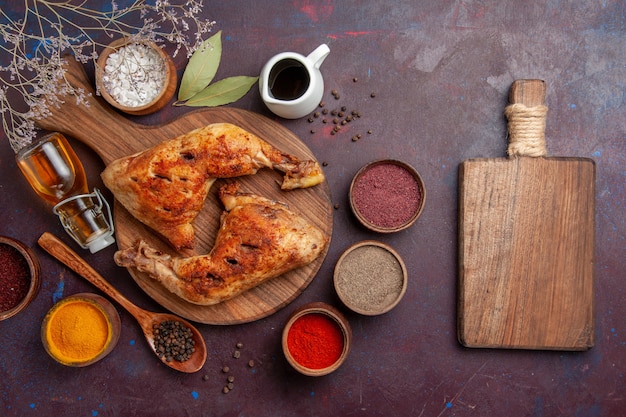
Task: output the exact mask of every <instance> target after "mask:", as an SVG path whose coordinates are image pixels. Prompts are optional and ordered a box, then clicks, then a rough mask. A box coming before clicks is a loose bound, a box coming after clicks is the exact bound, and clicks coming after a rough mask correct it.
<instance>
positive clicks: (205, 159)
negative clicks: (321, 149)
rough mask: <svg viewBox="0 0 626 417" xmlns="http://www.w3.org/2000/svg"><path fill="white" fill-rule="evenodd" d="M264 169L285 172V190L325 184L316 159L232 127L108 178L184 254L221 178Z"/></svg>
mask: <svg viewBox="0 0 626 417" xmlns="http://www.w3.org/2000/svg"><path fill="white" fill-rule="evenodd" d="M261 168H273V169H276V170H278V171H281V172H284V174H285V175H284V178H283V183H282V185H281V188H282V189H283V190H291V189H294V188H306V187H311V186H314V185H317V184H319V183H321V182H323V181H324V174H323V172H322V170H321V168H320V166H319V164H318V163H317V162H316V161H313V160H304V161H300V160H299V159H298V158H296V157H295V156H292V155H288V154H286V153H284V152H281V151H280V150H278V149H276V148H274V147H273V146H271V145H270V144H269V143H267V142H265V141H264V140H262V139H261V138H259V137H258V136H256V135H254V134H252V133H250V132H247V131H245V130H244V129H242V128H240V127H238V126H235V125H232V124H229V123H216V124H211V125H208V126H206V127H202V128H199V129H196V130H193V131H191V132H189V133H186V134H184V135H181V136H179V137H177V138H175V139H172V140H169V141H165V142H163V143H160V144H159V145H156V146H154V147H152V148H150V149H147V150H145V151H143V152H140V153H137V154H134V155H131V156H128V157H124V158H120V159H118V160H115V161H113V162H112V163H111V164H109V166H107V168H106V169H105V170H104V172H103V173H102V180H103V182H104V184H105V185H106V186H107V187H108V188H109V189H110V190H111V192H112V193H113V195H114V196H115V198H116V199H117V200H118V201H119V202H120V203H121V204H122V205H123V206H124V207H125V208H126V209H127V210H128V211H129V212H130V214H132V215H133V216H134V217H135V218H136V219H137V220H139V221H141V222H142V223H144V224H145V225H147V226H149V227H150V228H152V229H154V230H155V231H156V232H158V233H160V234H161V235H162V236H163V237H165V239H167V241H169V242H170V244H171V245H172V246H173V247H174V248H175V249H177V250H180V249H182V248H192V247H193V243H194V236H195V235H194V230H193V226H192V224H191V223H192V222H193V220H194V219H195V218H196V216H197V215H198V213H199V212H200V210H201V209H202V206H203V205H204V200H205V199H206V197H207V194H208V192H209V189H210V188H211V186H212V185H213V183H214V182H215V180H216V179H217V178H233V177H238V176H242V175H251V174H255V173H256V172H257V171H258V170H259V169H261Z"/></svg>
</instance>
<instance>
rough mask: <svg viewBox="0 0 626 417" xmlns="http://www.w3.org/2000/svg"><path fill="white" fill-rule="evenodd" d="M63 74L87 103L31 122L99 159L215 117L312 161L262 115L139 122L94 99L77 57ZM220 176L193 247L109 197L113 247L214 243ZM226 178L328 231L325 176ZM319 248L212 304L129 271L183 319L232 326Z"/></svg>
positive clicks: (293, 283) (291, 290)
mask: <svg viewBox="0 0 626 417" xmlns="http://www.w3.org/2000/svg"><path fill="white" fill-rule="evenodd" d="M67 75H68V78H69V79H70V82H71V83H72V85H74V86H75V87H80V88H82V89H84V90H85V91H87V92H92V96H91V97H89V98H88V101H89V103H88V105H84V104H75V100H73V99H72V98H69V99H67V100H66V102H65V104H64V105H63V106H62V107H61V108H53V109H51V110H52V114H51V115H50V116H49V117H47V118H46V119H44V120H41V121H39V122H38V125H39V126H40V127H42V128H44V129H47V130H53V131H58V132H62V133H64V134H66V135H68V136H70V137H71V138H75V139H77V140H80V141H81V142H84V143H86V144H87V145H89V146H90V147H91V148H92V149H93V150H94V151H95V152H96V153H98V155H99V156H100V157H101V158H102V159H103V161H104V163H105V164H109V163H110V162H111V161H113V160H115V159H118V158H121V157H124V156H127V155H130V154H132V153H135V152H139V151H142V150H144V149H146V148H148V147H151V146H154V145H156V144H158V143H160V142H162V141H164V140H168V139H173V138H175V137H177V136H178V135H181V134H183V133H186V132H189V131H190V130H193V129H196V128H198V127H202V126H205V125H208V124H211V123H219V122H228V123H232V124H235V125H238V126H240V127H242V128H243V129H246V130H248V131H249V132H252V133H254V134H256V135H258V136H259V137H260V138H262V139H263V140H265V141H267V142H268V143H270V144H272V145H273V146H275V147H276V148H278V149H280V150H282V151H284V152H287V153H289V154H292V155H295V156H296V157H298V158H300V159H313V160H314V159H315V156H314V155H313V153H312V152H311V151H310V149H309V148H308V147H307V146H306V145H305V144H304V143H303V142H302V141H301V140H300V139H299V138H298V137H297V136H295V135H294V134H293V133H292V132H291V131H289V130H288V129H286V128H284V127H283V126H281V125H280V124H278V123H276V122H274V121H272V120H270V119H268V118H266V117H264V116H262V115H259V114H256V113H252V112H248V111H245V110H240V109H235V108H212V109H202V110H198V111H194V112H191V113H187V114H185V115H184V116H182V117H181V118H179V119H176V120H174V121H172V122H170V123H167V124H165V125H161V126H143V125H139V124H136V123H134V122H132V121H130V120H128V119H127V118H125V117H124V116H122V115H120V114H118V113H117V112H116V111H114V110H113V109H112V108H111V107H109V106H108V104H106V103H105V102H104V101H103V100H101V99H100V98H97V97H95V95H94V94H93V88H92V87H91V85H90V83H89V81H88V80H87V77H86V76H85V73H84V71H83V69H82V67H81V66H80V65H79V64H78V63H76V62H74V61H72V62H70V63H69V64H68V74H67ZM224 181H226V180H217V181H216V182H215V184H214V185H213V187H212V188H211V191H210V192H209V196H208V197H207V199H206V201H205V203H204V208H203V210H202V211H201V213H200V214H199V216H198V217H197V218H196V219H195V221H194V229H195V232H196V246H195V248H194V250H193V251H187V252H185V253H181V254H177V253H176V251H175V250H174V249H172V248H171V247H170V246H169V245H168V244H167V243H165V242H164V241H163V240H162V239H161V238H160V237H159V236H158V235H157V234H156V233H155V232H153V231H152V230H151V229H149V228H148V227H146V226H144V225H143V224H142V223H140V222H139V221H137V220H136V219H135V218H134V217H132V216H131V215H130V214H129V213H128V212H127V211H126V210H125V209H124V208H123V207H122V206H121V204H117V203H116V204H115V208H114V222H115V234H116V238H117V245H118V247H119V248H120V249H122V248H127V247H128V246H131V245H132V244H133V243H134V242H135V241H137V240H138V239H143V240H145V241H146V242H148V243H149V244H150V245H151V246H153V247H155V248H157V249H160V250H162V251H163V252H166V253H169V254H171V255H172V256H191V255H195V254H205V253H208V252H209V251H210V249H211V248H212V246H213V243H214V241H215V237H216V235H217V230H218V227H219V219H220V215H221V214H222V212H223V206H222V204H221V202H220V201H219V199H218V196H217V190H218V189H219V187H220V186H221V185H222V184H224ZM228 181H239V182H241V184H242V191H244V192H251V193H255V194H258V195H261V196H264V197H267V198H271V199H274V200H277V201H281V202H284V203H287V204H288V205H289V208H290V209H291V210H293V211H295V212H297V213H300V214H301V215H303V216H304V217H305V218H307V219H308V220H309V221H310V222H311V223H313V224H315V225H316V226H318V227H319V228H320V229H322V230H323V231H324V232H325V233H326V234H327V236H328V237H329V238H330V237H331V236H332V228H333V215H332V204H331V199H330V189H329V186H328V183H327V182H324V183H322V184H319V185H317V186H315V187H311V188H307V189H300V190H292V191H282V190H281V189H280V184H281V182H282V175H281V174H280V173H279V172H275V171H272V170H267V169H265V170H261V171H259V172H258V173H257V174H255V175H251V176H245V177H239V178H236V179H231V180H228ZM327 252H328V246H327V247H326V249H325V250H324V252H323V253H322V254H321V255H320V256H319V257H318V258H317V259H316V260H315V261H313V262H312V263H311V264H309V265H307V266H305V267H302V268H299V269H296V270H294V271H291V272H288V273H286V274H283V275H281V276H280V277H277V278H273V279H271V280H269V281H267V282H265V283H263V284H261V285H260V286H258V287H256V288H253V289H251V290H249V291H246V292H245V293H243V294H241V295H239V296H237V297H235V298H233V299H231V300H228V301H225V302H222V303H220V304H217V305H214V306H200V305H195V304H192V303H189V302H187V301H185V300H183V299H181V298H179V297H178V296H176V295H174V294H172V293H171V292H169V291H168V290H166V289H165V288H164V287H163V286H162V285H161V284H160V283H159V282H157V281H154V280H153V279H151V278H150V277H149V276H148V275H147V274H144V273H139V272H137V271H136V270H134V269H132V268H131V269H129V272H130V275H131V276H132V277H133V279H134V280H135V281H136V282H137V284H138V285H139V286H140V287H141V288H142V289H143V290H144V291H145V292H146V293H147V294H148V295H149V296H150V297H152V298H153V299H154V300H156V301H157V302H158V303H159V304H161V305H162V306H163V307H165V308H167V309H168V310H170V311H172V312H174V313H176V314H178V315H180V316H182V317H184V318H186V319H189V320H192V321H196V322H199V323H206V324H223V325H227V324H238V323H246V322H250V321H254V320H258V319H260V318H263V317H266V316H268V315H270V314H272V313H274V312H276V311H278V310H279V309H281V308H283V307H284V306H286V305H287V304H289V303H290V302H291V301H293V300H294V299H295V298H296V297H297V296H298V295H299V294H301V293H302V291H304V289H305V288H306V287H307V286H308V285H309V284H310V282H311V281H312V280H313V278H314V277H315V275H316V274H317V271H318V270H319V269H320V267H321V265H322V263H323V261H324V258H325V257H326V254H327ZM111 262H113V261H112V260H111Z"/></svg>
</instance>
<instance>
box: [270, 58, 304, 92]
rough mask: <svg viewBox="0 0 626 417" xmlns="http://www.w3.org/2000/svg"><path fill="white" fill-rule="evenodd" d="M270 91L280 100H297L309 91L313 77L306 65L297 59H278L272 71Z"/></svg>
mask: <svg viewBox="0 0 626 417" xmlns="http://www.w3.org/2000/svg"><path fill="white" fill-rule="evenodd" d="M268 81H269V82H268V84H269V87H270V93H271V94H272V96H273V97H274V98H276V99H278V100H295V99H297V98H299V97H302V95H303V94H304V93H305V92H306V91H307V89H308V88H309V84H310V82H311V79H310V78H309V73H308V71H307V70H306V67H305V66H304V65H303V64H302V63H301V62H300V61H297V60H295V59H283V60H281V61H278V62H277V63H276V65H274V67H272V69H271V71H270V76H269V80H268Z"/></svg>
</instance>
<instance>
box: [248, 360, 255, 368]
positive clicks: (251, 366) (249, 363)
mask: <svg viewBox="0 0 626 417" xmlns="http://www.w3.org/2000/svg"><path fill="white" fill-rule="evenodd" d="M248 366H249V367H250V368H254V361H253V360H252V359H250V360H249V361H248Z"/></svg>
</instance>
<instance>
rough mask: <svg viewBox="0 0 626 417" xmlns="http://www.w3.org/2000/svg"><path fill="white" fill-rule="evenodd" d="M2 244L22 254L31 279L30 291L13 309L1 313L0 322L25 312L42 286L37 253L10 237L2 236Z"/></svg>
mask: <svg viewBox="0 0 626 417" xmlns="http://www.w3.org/2000/svg"><path fill="white" fill-rule="evenodd" d="M0 244H4V245H8V246H11V247H12V248H13V249H15V250H17V251H18V252H19V253H20V255H21V256H22V257H23V258H24V259H25V260H26V263H27V265H28V272H29V277H30V283H29V285H28V291H27V293H26V295H25V296H24V298H22V300H21V301H20V302H19V303H17V305H15V306H14V307H13V308H10V309H8V310H6V311H0V321H3V320H6V319H8V318H10V317H13V316H15V315H16V314H18V313H20V312H21V311H23V310H24V309H25V308H26V307H28V305H29V304H30V303H31V302H32V301H33V300H34V299H35V297H36V296H37V293H38V292H39V287H40V286H41V266H40V264H39V258H38V257H37V255H36V254H35V252H34V251H33V250H32V249H31V248H29V247H28V246H27V245H26V244H24V243H23V242H20V241H19V240H17V239H14V238H11V237H8V236H0Z"/></svg>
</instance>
